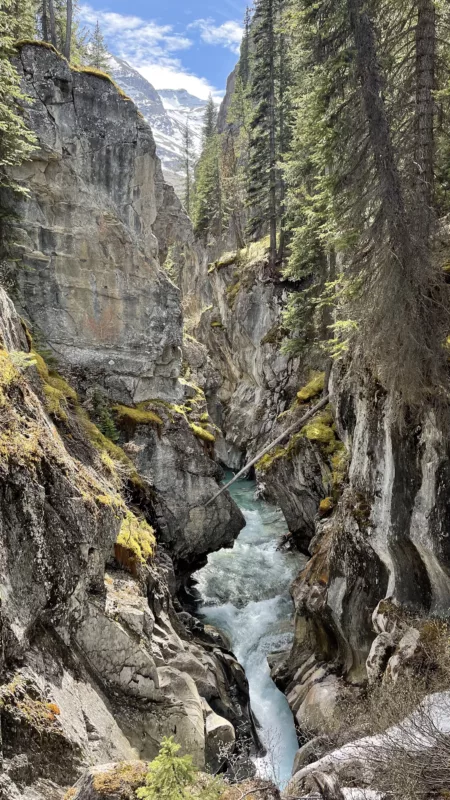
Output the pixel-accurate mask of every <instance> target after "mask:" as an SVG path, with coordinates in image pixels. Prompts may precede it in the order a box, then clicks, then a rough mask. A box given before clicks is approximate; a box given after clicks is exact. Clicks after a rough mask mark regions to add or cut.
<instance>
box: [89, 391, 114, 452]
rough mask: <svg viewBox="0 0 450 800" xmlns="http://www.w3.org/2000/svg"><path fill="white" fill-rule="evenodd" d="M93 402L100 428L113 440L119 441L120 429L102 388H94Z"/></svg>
mask: <svg viewBox="0 0 450 800" xmlns="http://www.w3.org/2000/svg"><path fill="white" fill-rule="evenodd" d="M92 404H93V406H94V413H95V417H96V420H97V423H98V427H99V429H100V430H101V432H102V433H103V435H104V436H106V437H107V438H108V439H110V440H111V441H112V442H117V441H118V439H119V431H118V430H117V428H116V425H115V423H114V419H113V417H112V414H111V411H110V408H109V404H108V402H107V399H106V397H105V395H104V394H103V393H102V392H101V391H100V389H95V390H94V393H93V396H92Z"/></svg>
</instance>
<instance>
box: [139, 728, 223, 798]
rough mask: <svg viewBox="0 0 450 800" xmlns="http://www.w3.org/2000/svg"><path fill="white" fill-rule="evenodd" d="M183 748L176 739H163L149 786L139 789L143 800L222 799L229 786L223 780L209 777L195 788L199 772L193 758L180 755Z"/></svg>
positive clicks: (149, 772) (149, 777) (148, 775)
mask: <svg viewBox="0 0 450 800" xmlns="http://www.w3.org/2000/svg"><path fill="white" fill-rule="evenodd" d="M180 749H181V748H180V745H179V744H175V742H174V740H173V736H171V737H170V738H164V739H163V740H162V744H161V749H160V751H159V754H158V755H157V757H156V758H155V759H154V761H152V762H151V764H150V767H149V771H148V773H147V776H146V780H145V784H146V785H145V786H143V787H142V788H141V789H137V791H136V795H137V797H138V798H139V800H219V797H220V796H221V795H222V794H223V792H224V789H225V785H224V783H223V782H222V781H221V780H220V779H219V778H209V779H207V780H206V781H205V779H203V780H202V782H201V783H202V784H203V785H201V786H199V787H195V782H196V779H197V778H198V772H197V770H196V769H195V767H194V765H193V763H192V758H191V756H179V755H178V753H179V751H180Z"/></svg>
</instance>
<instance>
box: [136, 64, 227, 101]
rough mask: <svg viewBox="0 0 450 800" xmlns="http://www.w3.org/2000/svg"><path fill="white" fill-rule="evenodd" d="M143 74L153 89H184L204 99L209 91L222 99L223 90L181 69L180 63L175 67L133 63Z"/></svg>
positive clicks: (216, 97)
mask: <svg viewBox="0 0 450 800" xmlns="http://www.w3.org/2000/svg"><path fill="white" fill-rule="evenodd" d="M133 66H135V68H136V69H137V70H138V72H140V73H141V75H143V76H144V78H146V79H147V80H148V81H150V83H151V84H152V85H153V86H154V87H155V89H186V90H187V91H188V92H189V93H190V94H193V95H194V97H200V98H201V99H202V100H206V99H207V97H208V95H209V94H210V93H211V94H212V95H213V97H214V99H216V100H217V101H218V102H220V100H222V97H223V92H218V91H217V90H216V89H215V88H214V86H211V84H210V83H209V82H208V81H207V80H206V78H199V77H198V76H197V75H192V74H191V73H189V72H186V71H185V70H183V69H182V67H181V64H179V68H178V69H177V67H176V65H175V64H174V65H170V64H144V65H142V66H137V65H135V64H134V65H133Z"/></svg>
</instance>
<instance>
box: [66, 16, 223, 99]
mask: <svg viewBox="0 0 450 800" xmlns="http://www.w3.org/2000/svg"><path fill="white" fill-rule="evenodd" d="M80 16H81V21H82V23H83V24H85V25H88V26H90V27H93V26H94V25H95V24H96V22H97V20H98V21H99V23H100V27H101V29H102V33H103V35H104V36H105V40H106V43H107V46H108V48H109V50H110V51H111V53H112V54H113V55H117V56H119V57H120V58H122V59H124V60H125V61H128V63H129V64H131V66H132V67H134V68H135V69H137V70H138V71H139V72H140V73H141V75H143V76H144V78H146V79H147V80H148V81H150V83H152V84H153V86H154V87H155V88H156V89H186V90H187V91H188V92H190V93H191V94H193V95H195V96H196V97H200V98H202V99H206V98H207V97H208V95H209V93H210V92H211V93H212V94H213V95H214V96H215V97H217V99H220V97H221V94H220V92H218V91H217V90H216V89H215V87H214V86H212V85H211V84H210V83H209V82H208V81H207V79H206V78H202V77H198V76H197V75H193V74H192V73H190V72H189V71H188V70H186V69H185V68H184V67H183V64H182V62H181V61H180V59H179V58H177V57H176V56H175V53H176V52H177V51H183V50H186V49H188V48H189V47H191V46H192V44H193V42H192V40H191V39H190V38H189V37H188V36H185V35H182V34H179V33H176V32H175V31H174V30H173V27H172V26H171V25H158V24H157V23H156V22H154V21H153V20H144V19H142V18H141V17H137V16H132V15H127V14H117V13H115V12H112V11H97V10H95V9H93V8H92V7H91V6H89V5H87V4H82V5H81V6H80Z"/></svg>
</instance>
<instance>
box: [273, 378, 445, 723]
mask: <svg viewBox="0 0 450 800" xmlns="http://www.w3.org/2000/svg"><path fill="white" fill-rule="evenodd" d="M332 400H333V403H334V406H335V409H336V426H337V429H338V431H339V434H340V437H341V439H342V440H343V441H344V442H345V445H346V450H347V451H348V453H349V472H348V480H347V481H346V483H345V486H344V487H343V490H341V496H340V499H339V501H338V502H337V505H336V508H335V511H334V513H333V514H332V516H331V517H328V518H327V519H325V520H323V521H317V522H316V531H315V536H314V539H313V541H312V543H311V545H310V552H311V555H312V557H311V559H310V561H309V562H308V564H307V566H306V568H305V569H304V570H303V572H302V573H301V574H300V575H299V577H298V579H297V580H296V581H295V583H294V585H293V588H292V593H293V598H294V603H295V607H296V635H295V642H294V646H293V649H292V652H291V653H290V655H289V657H288V659H287V660H286V662H285V663H284V665H280V663H278V664H277V667H276V670H275V672H274V675H275V677H276V679H277V680H278V681H279V682H280V685H281V686H282V687H283V688H284V689H285V691H286V692H287V695H288V699H289V701H290V703H291V706H292V709H293V711H294V713H295V714H296V716H297V720H298V723H299V725H300V727H302V726H304V727H305V728H311V727H312V728H313V729H316V730H317V729H318V728H320V720H321V719H322V720H323V718H324V717H325V718H326V717H329V715H330V714H332V713H333V707H334V704H335V702H336V700H337V698H339V697H340V696H341V694H342V689H343V688H344V686H345V684H351V685H354V686H358V685H362V684H364V683H365V682H366V681H367V680H369V681H370V682H372V683H373V682H377V681H380V680H381V679H383V680H384V679H385V678H386V679H389V680H392V679H396V676H397V675H398V673H399V670H401V668H402V667H403V666H404V665H405V664H408V662H411V664H412V663H413V662H414V657H416V658H417V647H418V644H420V642H419V640H420V633H419V631H418V630H416V629H415V628H414V627H413V628H410V627H408V625H407V624H406V622H403V623H401V622H400V620H401V619H402V615H404V616H403V618H404V619H406V618H407V614H408V613H411V612H414V615H415V616H416V617H418V618H420V617H424V618H426V617H428V616H430V615H434V614H440V613H442V612H443V610H444V609H446V608H448V598H449V591H450V577H449V576H450V570H449V568H450V563H449V558H448V520H447V508H448V495H447V491H446V488H445V487H446V478H445V475H446V471H447V465H448V459H449V453H448V448H447V444H446V440H445V437H443V436H442V429H441V427H440V425H439V424H438V422H437V420H436V418H435V416H434V414H433V413H432V412H430V413H428V414H425V416H424V417H422V419H421V420H419V419H418V418H417V417H416V418H415V419H413V418H410V419H409V420H408V419H406V420H404V421H403V423H402V426H400V425H399V422H398V419H397V414H396V410H395V409H394V408H393V406H392V405H391V403H390V399H389V397H387V396H386V395H385V393H384V392H383V391H382V390H381V389H380V388H379V387H377V386H376V385H375V384H374V383H373V382H372V381H371V380H370V379H369V377H366V378H365V379H364V381H363V382H362V383H358V384H355V383H354V379H352V378H346V375H345V371H344V369H343V367H340V368H336V369H335V370H334V373H333V379H332ZM390 609H391V611H390Z"/></svg>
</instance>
